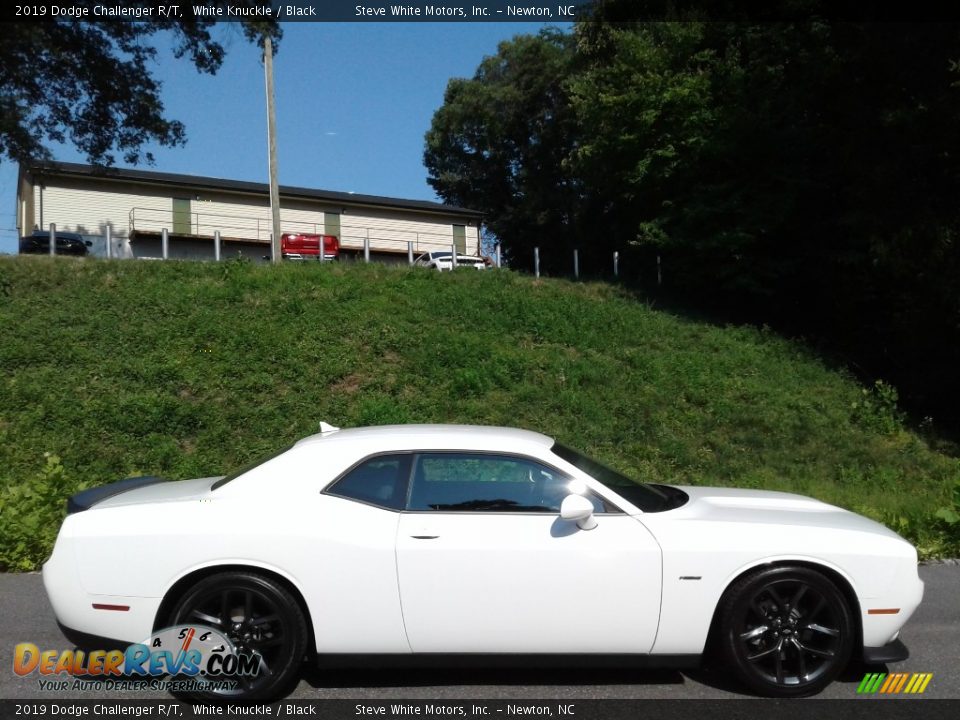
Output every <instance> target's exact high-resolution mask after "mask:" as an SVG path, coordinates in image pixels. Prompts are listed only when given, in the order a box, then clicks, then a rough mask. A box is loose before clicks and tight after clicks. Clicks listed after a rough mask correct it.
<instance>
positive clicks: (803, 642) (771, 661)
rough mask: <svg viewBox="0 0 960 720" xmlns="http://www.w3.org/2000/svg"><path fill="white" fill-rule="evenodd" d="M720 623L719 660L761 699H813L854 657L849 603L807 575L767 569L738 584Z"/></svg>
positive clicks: (799, 569)
mask: <svg viewBox="0 0 960 720" xmlns="http://www.w3.org/2000/svg"><path fill="white" fill-rule="evenodd" d="M719 618H720V637H719V645H720V648H719V649H720V652H721V657H722V659H723V660H724V662H725V664H726V666H727V667H728V668H729V669H730V670H732V671H733V672H734V674H735V675H736V676H737V677H738V678H739V679H740V680H741V681H742V682H743V683H744V684H745V685H746V686H747V687H749V688H750V689H751V690H753V691H754V692H756V693H758V694H760V695H765V696H768V697H803V696H806V695H815V694H816V693H818V692H820V691H821V690H823V688H825V687H826V686H827V685H829V684H830V683H831V682H833V681H834V680H835V679H836V678H837V676H838V675H839V674H840V673H841V672H843V670H844V669H845V668H846V666H847V663H848V662H849V661H850V656H851V654H852V652H853V645H854V640H855V636H856V631H855V624H854V619H853V615H852V613H851V610H850V606H849V603H848V602H847V600H846V598H845V597H844V596H843V593H842V592H841V591H840V590H839V588H837V586H836V585H835V584H834V583H833V582H831V581H830V580H829V579H827V578H826V577H825V576H824V575H822V574H821V573H818V572H816V571H815V570H811V569H809V568H805V567H773V568H767V569H764V570H761V571H759V572H757V573H754V574H752V575H748V576H747V577H745V578H743V579H741V580H739V581H737V582H736V583H734V584H733V585H732V586H731V587H730V588H729V589H728V590H727V592H726V593H725V594H724V597H723V599H722V600H721V603H720V616H719Z"/></svg>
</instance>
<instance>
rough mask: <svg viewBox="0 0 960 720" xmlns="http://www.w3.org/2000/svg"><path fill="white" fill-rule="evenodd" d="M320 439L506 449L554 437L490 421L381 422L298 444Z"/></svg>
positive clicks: (544, 442)
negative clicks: (460, 423)
mask: <svg viewBox="0 0 960 720" xmlns="http://www.w3.org/2000/svg"><path fill="white" fill-rule="evenodd" d="M318 442H323V443H328V442H336V443H340V442H362V443H370V445H371V448H372V449H374V450H375V449H376V446H377V445H383V446H390V448H393V449H399V448H407V449H417V448H429V449H434V450H440V449H458V448H462V449H471V448H475V447H477V446H484V447H489V448H490V449H503V448H506V447H511V446H515V445H517V444H532V445H540V446H546V447H551V446H552V445H553V443H554V441H553V438H550V437H547V436H546V435H543V434H541V433H538V432H534V431H532V430H521V429H519V428H509V427H493V426H487V425H377V426H374V427H359V428H348V429H345V430H336V431H334V432H327V433H317V434H316V435H310V436H309V437H305V438H303V439H302V440H300V441H299V442H298V443H297V444H298V445H301V444H314V443H318Z"/></svg>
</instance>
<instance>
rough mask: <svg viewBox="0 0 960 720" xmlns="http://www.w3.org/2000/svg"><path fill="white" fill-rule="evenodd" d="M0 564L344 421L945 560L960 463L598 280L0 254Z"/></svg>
mask: <svg viewBox="0 0 960 720" xmlns="http://www.w3.org/2000/svg"><path fill="white" fill-rule="evenodd" d="M0 335H2V339H0V370H2V375H0V503H2V504H0V568H13V569H29V568H32V567H35V566H36V565H37V564H38V563H39V562H42V560H43V559H44V558H45V555H46V553H47V552H48V551H49V548H50V543H51V542H52V538H53V537H54V535H55V532H56V529H57V525H58V522H59V519H60V517H61V513H62V505H63V503H62V499H63V497H65V496H66V495H68V494H70V493H72V492H74V491H75V490H76V489H79V488H82V487H86V486H91V485H97V484H100V483H104V482H108V481H112V480H116V479H119V478H122V477H127V476H130V475H135V474H140V473H143V474H159V475H163V476H166V477H169V478H175V479H179V478H188V477H198V476H204V475H217V474H222V473H225V472H227V471H229V470H231V469H233V468H235V467H237V466H239V465H242V464H243V463H246V462H248V461H250V460H252V459H253V458H254V457H256V456H258V455H261V454H265V453H267V452H269V451H272V450H274V449H276V448H278V447H280V446H281V445H283V444H284V443H289V442H291V441H293V440H295V439H297V438H299V437H302V436H304V435H307V434H310V433H312V432H315V431H316V428H317V423H318V421H320V420H326V421H328V422H330V423H333V424H336V425H340V426H354V425H364V424H384V423H406V422H458V423H486V424H503V425H513V426H520V427H527V428H532V429H536V430H540V431H543V432H545V433H548V434H551V435H553V436H555V437H557V438H558V439H561V440H563V441H565V442H567V443H569V444H572V445H574V446H577V447H579V448H582V449H584V450H586V451H587V452H589V453H592V454H594V455H595V456H597V457H598V458H600V459H602V460H604V461H606V462H607V463H609V464H611V465H613V466H615V467H617V468H619V469H621V470H623V471H626V472H627V473H630V474H632V475H634V476H636V477H638V478H642V479H644V480H652V481H658V482H670V483H692V484H719V485H735V486H743V487H755V488H768V489H777V490H790V491H796V492H801V493H805V494H810V495H814V496H816V497H818V498H821V499H823V500H826V501H828V502H832V503H836V504H839V505H842V506H845V507H848V508H851V509H853V510H856V511H859V512H862V513H865V514H867V515H870V516H872V517H874V518H877V519H879V520H882V521H884V522H886V523H888V524H890V525H891V526H893V527H894V528H895V529H897V530H898V531H899V532H901V533H903V534H905V535H907V536H908V537H910V538H911V539H912V540H913V541H915V542H917V543H918V544H919V545H920V547H921V551H922V553H923V554H925V555H927V556H931V555H938V554H944V553H946V554H956V553H957V551H958V549H960V543H958V540H957V533H956V528H957V525H956V524H953V525H951V524H949V523H948V522H946V521H945V520H941V519H938V518H936V517H935V513H936V512H937V510H938V509H939V508H941V507H944V506H948V505H950V503H951V501H952V500H951V498H952V494H953V493H954V488H955V486H956V485H957V483H958V482H960V462H958V461H957V460H956V459H952V458H949V457H947V456H945V455H942V454H938V453H936V452H934V451H932V450H931V449H930V448H929V447H928V445H927V444H926V443H925V442H924V440H923V439H921V438H920V437H918V436H917V435H915V434H913V433H912V432H909V431H907V430H905V429H904V428H903V427H902V424H901V422H900V420H899V418H898V415H897V411H896V407H895V403H894V393H893V391H892V389H891V388H889V387H887V386H883V385H880V386H877V387H874V388H864V387H861V386H859V385H858V384H857V383H856V382H854V381H853V380H852V379H851V378H850V377H849V376H848V375H847V374H845V373H844V372H843V371H842V370H841V371H838V370H837V369H833V368H830V367H827V366H826V365H825V364H824V363H823V362H822V361H820V360H819V359H818V358H817V357H815V356H814V355H813V354H811V352H809V351H808V350H807V349H805V348H804V346H803V345H802V344H799V343H796V342H792V341H789V340H785V339H783V338H781V337H778V336H776V335H774V334H772V333H770V332H766V331H763V330H758V329H753V328H746V327H717V326H713V325H710V324H705V323H701V322H694V321H690V320H686V319H683V318H680V317H676V316H674V315H671V314H668V313H665V312H661V311H657V310H654V309H651V308H650V307H647V306H645V305H644V304H642V303H639V302H637V301H636V300H635V299H633V298H632V297H631V296H629V294H627V293H625V292H624V291H622V290H620V289H618V288H616V287H612V286H608V285H604V284H592V283H584V284H574V283H570V282H566V281H562V280H543V281H535V280H533V279H531V278H529V277H523V276H519V275H516V274H513V273H508V272H486V273H477V272H474V271H466V270H463V271H459V272H457V273H454V274H442V275H441V274H437V273H433V272H427V271H423V270H410V269H407V268H392V267H384V266H376V265H371V266H361V265H346V264H336V265H331V264H328V265H324V266H318V265H316V264H306V265H296V264H289V265H284V266H282V267H279V268H273V267H260V266H252V265H250V264H245V263H238V262H227V263H222V264H212V263H182V262H167V263H161V262H121V261H113V262H110V261H94V260H86V261H78V260H72V259H68V258H60V259H50V258H43V257H39V258H30V257H19V258H16V257H14V258H3V259H0Z"/></svg>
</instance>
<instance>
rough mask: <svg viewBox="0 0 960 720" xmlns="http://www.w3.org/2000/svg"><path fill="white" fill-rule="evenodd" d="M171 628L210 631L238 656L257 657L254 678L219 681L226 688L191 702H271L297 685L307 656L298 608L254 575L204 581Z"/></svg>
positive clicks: (214, 686)
mask: <svg viewBox="0 0 960 720" xmlns="http://www.w3.org/2000/svg"><path fill="white" fill-rule="evenodd" d="M169 624H170V625H171V626H176V625H191V624H196V625H203V626H206V627H211V628H213V629H215V630H217V631H219V632H220V633H222V634H223V635H224V636H226V638H227V639H228V640H229V641H230V642H231V643H232V644H233V646H234V649H235V650H236V652H237V654H238V655H245V656H251V655H253V656H257V657H259V662H257V663H256V672H255V673H252V674H237V675H232V676H225V677H219V678H217V679H218V680H226V681H227V682H211V684H210V685H209V687H208V688H207V689H201V690H199V691H196V692H190V693H189V695H190V696H192V697H198V698H202V699H217V700H261V699H269V698H275V697H277V696H279V695H281V694H282V693H283V692H284V691H285V690H286V689H287V688H288V686H289V685H291V684H292V683H293V682H294V681H295V680H296V678H297V676H298V674H299V671H300V665H301V661H302V660H303V657H304V653H305V652H306V644H307V637H308V631H307V623H306V618H305V617H304V614H303V611H302V610H301V609H300V605H299V604H298V603H297V601H296V599H295V598H294V597H293V596H292V595H291V594H290V592H289V591H288V590H287V589H286V588H285V587H283V586H282V585H281V584H279V583H278V582H276V581H275V580H272V579H270V578H267V577H264V576H262V575H257V574H254V573H245V572H226V573H219V574H217V575H211V576H210V577H207V578H204V579H203V580H201V581H200V582H198V583H197V584H196V585H194V586H193V587H192V588H190V589H189V590H188V591H187V592H186V593H185V594H184V596H183V597H182V598H181V599H180V600H179V601H178V602H177V604H176V606H175V607H174V608H173V611H172V612H171V614H170V617H169ZM207 679H209V678H207ZM228 685H232V687H227V686H228Z"/></svg>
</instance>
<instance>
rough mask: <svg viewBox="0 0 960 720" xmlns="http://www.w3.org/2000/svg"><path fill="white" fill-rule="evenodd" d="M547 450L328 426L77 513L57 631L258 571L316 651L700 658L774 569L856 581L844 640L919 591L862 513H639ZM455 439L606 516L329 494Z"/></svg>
mask: <svg viewBox="0 0 960 720" xmlns="http://www.w3.org/2000/svg"><path fill="white" fill-rule="evenodd" d="M553 446H554V442H553V440H551V439H550V438H548V437H546V436H544V435H540V434H538V433H534V432H530V431H525V430H515V429H508V428H489V427H471V426H429V425H428V426H394V427H378V428H358V429H352V430H342V431H336V430H333V431H328V432H325V433H321V434H318V435H314V436H311V437H308V438H305V439H303V440H301V441H299V442H298V443H296V444H295V445H294V446H293V447H292V448H291V449H289V450H288V451H286V452H284V453H282V454H279V455H277V456H275V457H273V458H272V459H270V460H268V461H266V462H264V463H262V464H260V465H258V466H256V467H254V468H253V469H251V470H249V471H248V472H246V473H243V474H240V475H239V476H237V477H235V478H234V479H232V480H230V481H229V482H227V483H225V484H222V485H220V486H219V487H216V488H215V489H211V488H212V486H213V485H214V484H215V480H216V478H205V479H199V480H186V481H180V482H162V483H158V484H151V485H148V486H145V487H141V488H138V489H133V490H128V491H126V492H122V493H120V494H117V495H114V496H113V497H109V498H107V499H104V500H102V501H100V502H97V503H96V504H94V505H93V506H92V507H91V508H89V509H86V510H84V511H82V512H75V513H73V514H70V515H68V516H67V518H66V519H65V521H64V523H63V526H62V528H61V530H60V534H59V537H58V539H57V542H56V546H55V548H54V551H53V554H52V556H51V557H50V559H49V561H48V562H47V563H46V565H45V566H44V569H43V578H44V583H45V586H46V589H47V592H48V595H49V597H50V601H51V603H52V605H53V608H54V611H55V613H56V616H57V619H58V620H59V622H60V623H61V624H62V625H63V626H65V627H66V628H70V629H71V630H73V631H76V632H81V633H85V634H89V635H95V636H100V637H105V638H111V639H116V640H121V641H127V642H139V641H141V640H142V639H143V638H145V637H148V636H149V635H150V633H151V632H153V631H154V630H155V629H157V628H158V627H161V626H163V624H164V620H165V618H164V617H163V616H162V612H161V606H162V603H163V602H164V598H165V597H167V596H168V594H169V593H171V590H172V588H175V587H182V585H183V583H182V582H181V581H184V580H185V579H186V580H189V578H191V577H194V576H197V577H199V576H201V575H202V574H203V573H205V572H209V571H210V570H211V569H212V568H220V567H231V568H236V567H241V568H250V569H253V570H255V571H258V572H264V573H267V574H269V575H271V576H276V577H278V578H282V579H283V581H285V582H286V583H287V584H288V585H289V586H290V587H291V588H294V589H295V591H296V593H298V594H299V595H300V597H301V598H302V599H303V603H304V605H305V607H306V609H307V611H308V617H307V620H308V622H309V623H312V630H313V638H314V639H315V650H316V652H317V653H322V654H356V653H362V654H389V655H409V654H412V653H525V654H531V653H534V654H537V653H545V654H554V653H590V654H611V653H615V654H634V655H664V656H666V655H671V656H673V655H699V654H700V653H702V652H703V651H704V646H705V643H706V641H707V637H708V632H709V631H710V627H711V622H712V621H713V618H714V614H715V611H716V609H717V607H718V603H720V601H721V598H722V597H723V595H724V592H725V591H726V590H727V589H728V588H729V587H731V585H732V584H733V583H734V582H735V581H736V580H737V578H741V577H743V576H744V575H745V574H747V573H749V572H750V571H751V570H753V569H756V568H759V567H764V566H768V565H771V564H782V563H789V564H801V565H806V566H809V567H812V568H816V569H818V570H819V571H821V572H823V573H826V574H828V575H829V576H830V577H831V578H833V579H834V580H835V582H836V583H837V584H843V583H846V584H847V586H848V590H849V592H850V593H852V594H853V595H854V596H855V598H856V603H855V605H856V607H854V608H853V609H852V612H853V613H854V614H855V615H856V616H857V622H858V625H859V626H860V629H861V632H862V635H861V636H860V637H861V638H862V641H861V646H860V647H859V648H857V649H856V650H855V652H859V651H862V649H863V647H866V648H881V647H882V646H885V645H888V643H891V642H893V641H894V640H896V638H897V636H898V634H899V632H900V630H901V628H902V626H903V625H904V623H905V622H906V621H907V620H908V619H909V617H910V615H911V614H912V613H913V611H914V610H915V609H916V607H917V606H918V604H919V603H920V600H921V597H922V594H923V584H922V582H921V581H920V579H919V577H918V575H917V555H916V552H915V550H914V548H913V547H912V546H911V545H910V544H909V543H908V542H906V541H905V540H903V539H902V538H900V537H899V536H898V535H896V534H895V533H894V532H892V531H891V530H889V529H887V528H885V527H883V526H882V525H880V524H878V523H875V522H873V521H871V520H868V519H866V518H863V517H861V516H858V515H855V514H853V513H850V512H847V511H846V510H843V509H841V508H837V507H833V506H830V505H827V504H825V503H822V502H819V501H817V500H813V499H810V498H806V497H801V496H798V495H791V494H787V493H781V492H765V491H755V490H733V489H718V488H702V487H683V488H680V490H682V491H683V492H684V493H686V494H687V495H688V496H689V501H688V502H686V503H685V504H683V505H682V506H680V507H676V508H674V509H670V510H667V511H663V512H646V513H645V512H643V511H642V510H641V509H640V508H639V507H638V506H636V505H634V504H633V503H632V502H631V501H630V500H628V499H627V498H626V497H624V496H623V495H621V494H619V493H618V492H617V491H616V490H615V489H614V488H611V487H606V486H604V485H603V484H601V483H600V482H599V481H598V480H596V479H595V478H594V477H592V476H590V475H589V474H587V473H585V472H584V471H582V470H581V469H579V468H578V467H576V466H574V465H572V464H570V463H569V462H567V461H566V460H564V459H563V458H561V457H559V456H558V455H557V454H555V453H554V452H553V450H552V447H553ZM451 451H459V452H462V453H470V452H473V453H492V454H494V455H495V456H500V455H502V456H510V457H515V458H528V459H531V461H536V462H538V463H542V464H543V465H545V466H548V467H549V468H552V469H555V470H556V471H559V473H561V474H562V475H563V476H565V478H566V479H569V480H570V481H571V482H572V483H574V484H575V485H576V487H577V488H578V491H579V492H580V494H584V492H586V493H587V494H590V493H592V494H593V495H595V496H597V497H599V498H600V499H602V500H603V501H605V503H606V505H605V507H606V506H613V507H615V508H616V509H617V511H615V512H597V513H595V515H593V516H592V517H593V519H594V520H595V521H596V527H595V528H593V529H590V530H585V529H581V527H580V526H578V524H577V522H576V521H574V520H565V519H564V518H563V517H562V516H561V515H560V514H559V513H557V512H495V511H494V512H491V511H478V512H462V511H457V512H447V511H444V510H442V509H440V510H425V511H424V510H411V509H399V510H398V509H388V508H384V507H378V506H377V505H375V504H371V503H368V502H364V501H358V500H356V499H347V498H345V497H338V496H336V495H333V494H328V493H327V492H325V491H326V490H328V488H329V486H330V485H331V483H333V482H334V481H335V480H337V479H338V478H339V477H341V476H342V475H343V474H344V473H345V472H346V471H348V470H350V469H351V468H353V467H354V466H356V465H357V464H358V462H359V461H361V460H363V459H364V458H367V457H368V456H372V455H382V454H385V453H400V454H402V453H418V452H420V453H429V452H432V453H434V454H440V453H444V452H451ZM412 457H414V458H416V457H418V456H412ZM412 462H416V459H414V460H413V461H412ZM531 477H532V476H531ZM412 478H413V475H412V474H411V482H412V481H413V480H412ZM531 482H533V480H531ZM578 483H579V484H578ZM571 487H572V486H571ZM409 497H410V500H409V501H408V502H409V503H412V502H413V498H412V493H411V494H410V496H409ZM437 507H440V506H439V505H438V506H437ZM841 579H842V580H841ZM95 605H96V606H99V607H101V608H102V607H113V606H123V607H129V610H127V611H123V612H116V611H109V610H103V609H96V608H95V607H94V606H95ZM891 608H896V609H897V612H896V613H892V612H889V609H891ZM875 609H882V610H883V611H884V612H883V613H881V614H875V613H873V612H871V611H872V610H875Z"/></svg>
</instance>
